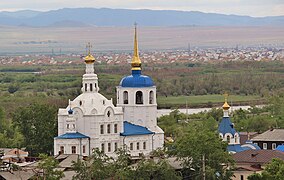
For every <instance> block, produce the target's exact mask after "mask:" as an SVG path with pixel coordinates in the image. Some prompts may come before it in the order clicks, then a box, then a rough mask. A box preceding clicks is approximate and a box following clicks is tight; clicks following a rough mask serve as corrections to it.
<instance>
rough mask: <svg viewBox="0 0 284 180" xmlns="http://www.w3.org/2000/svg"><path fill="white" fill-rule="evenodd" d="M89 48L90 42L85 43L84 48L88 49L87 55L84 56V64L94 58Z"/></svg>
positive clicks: (90, 62) (89, 62)
mask: <svg viewBox="0 0 284 180" xmlns="http://www.w3.org/2000/svg"><path fill="white" fill-rule="evenodd" d="M91 48H92V45H91V43H90V42H88V44H87V45H86V49H87V50H88V55H87V56H86V57H85V58H84V60H85V62H86V64H92V63H94V62H95V60H96V59H95V58H94V56H93V55H92V54H91Z"/></svg>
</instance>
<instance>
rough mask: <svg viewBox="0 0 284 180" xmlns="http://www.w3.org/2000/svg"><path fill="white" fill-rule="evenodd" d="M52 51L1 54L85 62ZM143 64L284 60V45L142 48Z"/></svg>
mask: <svg viewBox="0 0 284 180" xmlns="http://www.w3.org/2000/svg"><path fill="white" fill-rule="evenodd" d="M60 51H61V50H60ZM60 51H59V52H57V53H56V52H55V51H54V50H52V51H51V53H50V54H44V55H43V54H26V55H18V56H0V64H1V65H40V64H81V62H82V61H81V60H80V58H81V57H83V55H82V54H64V53H61V52H60ZM95 54H96V59H97V61H96V63H99V64H110V65H114V64H125V63H130V61H131V58H132V55H131V53H127V52H104V53H103V52H99V53H96V52H95ZM140 57H141V60H142V61H143V63H145V64H148V63H150V64H151V63H155V64H168V63H176V62H179V63H186V62H211V63H214V62H224V61H284V48H271V47H247V48H238V46H236V47H235V48H208V49H203V48H192V49H190V48H188V50H164V51H142V52H140Z"/></svg>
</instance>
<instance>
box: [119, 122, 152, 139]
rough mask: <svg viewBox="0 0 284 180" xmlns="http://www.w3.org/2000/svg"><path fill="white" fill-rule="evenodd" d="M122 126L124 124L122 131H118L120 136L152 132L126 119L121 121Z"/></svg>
mask: <svg viewBox="0 0 284 180" xmlns="http://www.w3.org/2000/svg"><path fill="white" fill-rule="evenodd" d="M123 126H124V132H123V133H120V135H121V136H134V135H147V134H154V133H153V132H152V131H150V130H149V129H147V128H146V127H143V126H139V125H135V124H132V123H130V122H127V121H124V122H123Z"/></svg>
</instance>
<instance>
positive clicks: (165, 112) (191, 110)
mask: <svg viewBox="0 0 284 180" xmlns="http://www.w3.org/2000/svg"><path fill="white" fill-rule="evenodd" d="M263 106H264V105H257V106H256V107H263ZM249 108H251V106H233V107H231V108H230V111H234V110H238V109H245V110H247V109H249ZM210 109H212V108H188V109H185V108H184V109H183V108H182V109H178V110H179V111H180V112H182V113H187V114H195V113H199V112H202V111H209V110H210ZM172 111H173V109H158V114H157V117H161V116H163V115H169V114H170V112H172Z"/></svg>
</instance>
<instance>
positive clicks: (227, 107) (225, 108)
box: [222, 94, 230, 110]
mask: <svg viewBox="0 0 284 180" xmlns="http://www.w3.org/2000/svg"><path fill="white" fill-rule="evenodd" d="M224 96H225V103H224V104H223V106H222V107H223V109H224V110H229V109H230V105H229V104H228V102H227V101H228V94H225V95H224Z"/></svg>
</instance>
